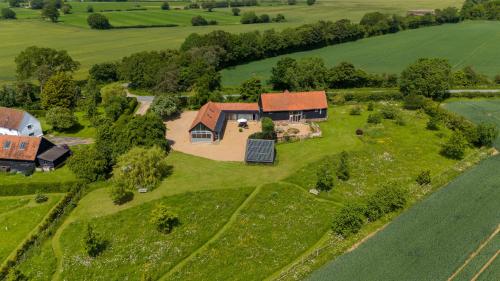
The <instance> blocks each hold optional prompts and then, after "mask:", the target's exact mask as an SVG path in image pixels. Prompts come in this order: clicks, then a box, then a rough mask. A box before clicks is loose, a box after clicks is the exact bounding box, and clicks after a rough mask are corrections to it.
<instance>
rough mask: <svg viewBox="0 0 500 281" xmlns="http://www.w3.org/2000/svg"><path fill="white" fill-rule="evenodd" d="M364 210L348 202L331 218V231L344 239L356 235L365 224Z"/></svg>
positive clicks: (360, 206)
mask: <svg viewBox="0 0 500 281" xmlns="http://www.w3.org/2000/svg"><path fill="white" fill-rule="evenodd" d="M364 212H365V209H364V207H363V206H362V205H359V204H356V203H352V202H348V203H347V204H346V205H345V206H344V207H342V209H340V210H339V212H338V213H336V214H335V215H334V217H333V225H332V230H333V232H334V233H335V234H337V235H341V236H342V237H344V238H347V237H349V236H350V235H351V234H355V233H357V232H358V231H359V230H360V229H361V227H362V226H363V224H364V223H365V217H364V215H363V214H364Z"/></svg>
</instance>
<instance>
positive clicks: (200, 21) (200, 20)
mask: <svg viewBox="0 0 500 281" xmlns="http://www.w3.org/2000/svg"><path fill="white" fill-rule="evenodd" d="M191 25H192V26H202V25H208V21H207V20H206V19H205V18H204V17H202V16H194V17H193V18H192V19H191Z"/></svg>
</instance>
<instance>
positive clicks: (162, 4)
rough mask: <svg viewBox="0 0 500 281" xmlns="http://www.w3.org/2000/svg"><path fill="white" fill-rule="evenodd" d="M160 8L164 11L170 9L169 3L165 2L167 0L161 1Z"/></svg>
mask: <svg viewBox="0 0 500 281" xmlns="http://www.w3.org/2000/svg"><path fill="white" fill-rule="evenodd" d="M160 8H161V9H162V10H164V11H168V10H170V5H169V4H168V2H167V1H165V2H163V3H161V6H160Z"/></svg>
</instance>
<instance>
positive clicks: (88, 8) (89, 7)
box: [87, 5, 94, 13]
mask: <svg viewBox="0 0 500 281" xmlns="http://www.w3.org/2000/svg"><path fill="white" fill-rule="evenodd" d="M93 12H94V7H92V6H91V5H88V6H87V13H93Z"/></svg>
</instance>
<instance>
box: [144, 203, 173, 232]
mask: <svg viewBox="0 0 500 281" xmlns="http://www.w3.org/2000/svg"><path fill="white" fill-rule="evenodd" d="M150 222H151V223H152V224H153V225H154V226H155V227H156V229H157V230H158V231H159V232H162V233H165V234H168V233H170V232H172V230H173V229H174V227H176V226H177V225H179V217H178V216H177V214H175V213H173V212H171V211H170V210H169V209H168V208H167V207H166V206H165V205H163V204H161V203H160V204H159V205H158V206H156V208H155V209H154V210H153V211H152V212H151V219H150Z"/></svg>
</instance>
